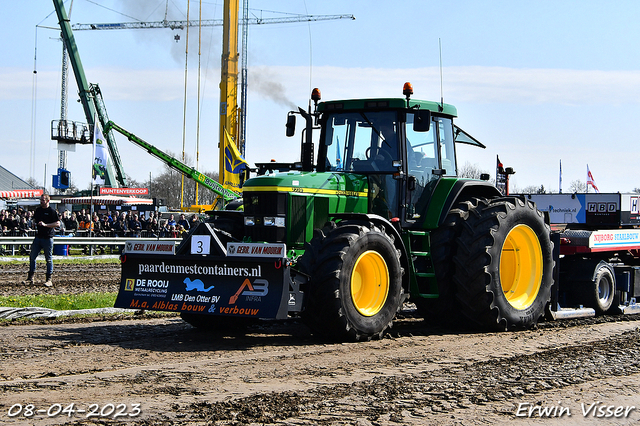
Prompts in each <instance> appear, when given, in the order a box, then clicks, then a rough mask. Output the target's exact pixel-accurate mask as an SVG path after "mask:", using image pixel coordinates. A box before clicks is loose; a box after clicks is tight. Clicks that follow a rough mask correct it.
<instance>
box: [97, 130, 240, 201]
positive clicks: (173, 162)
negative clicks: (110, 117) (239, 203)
mask: <svg viewBox="0 0 640 426" xmlns="http://www.w3.org/2000/svg"><path fill="white" fill-rule="evenodd" d="M109 130H115V131H116V132H118V133H120V134H122V135H124V136H125V137H126V138H127V139H129V140H130V141H131V142H133V143H134V144H136V145H138V146H139V147H141V148H142V149H144V150H146V151H147V152H148V153H149V154H151V155H153V156H154V157H156V158H158V159H159V160H161V161H163V162H164V163H165V164H166V165H168V166H169V167H171V168H172V169H174V170H177V171H178V172H180V173H182V174H183V175H185V176H186V177H188V178H190V179H193V180H195V181H196V182H198V183H199V184H201V185H203V186H204V187H206V188H207V189H210V190H211V191H213V192H215V193H216V194H218V195H219V196H220V197H222V198H223V199H224V201H225V202H227V201H231V200H234V199H236V198H240V197H241V195H240V194H238V193H236V192H234V191H231V190H229V189H227V188H225V187H223V186H222V185H220V184H219V183H218V182H217V181H216V180H215V179H212V178H210V177H209V176H207V175H204V174H202V173H200V172H199V171H197V170H196V169H194V168H193V167H190V166H187V165H186V164H184V163H183V162H181V161H179V160H178V159H176V158H175V157H172V156H171V155H169V154H167V153H165V152H163V151H162V150H160V149H158V148H156V147H155V146H153V145H151V144H150V143H149V142H147V141H145V140H144V139H141V138H139V137H138V136H136V135H134V134H133V133H131V132H129V131H127V130H125V129H123V128H122V127H120V126H118V125H117V124H116V123H114V122H113V121H109V122H108V123H107V124H106V126H105V128H104V131H105V133H106V132H107V131H109Z"/></svg>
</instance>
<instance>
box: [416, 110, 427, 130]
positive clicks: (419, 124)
mask: <svg viewBox="0 0 640 426" xmlns="http://www.w3.org/2000/svg"><path fill="white" fill-rule="evenodd" d="M430 125H431V111H429V110H417V111H416V112H415V113H414V115H413V131H414V132H428V131H429V126H430Z"/></svg>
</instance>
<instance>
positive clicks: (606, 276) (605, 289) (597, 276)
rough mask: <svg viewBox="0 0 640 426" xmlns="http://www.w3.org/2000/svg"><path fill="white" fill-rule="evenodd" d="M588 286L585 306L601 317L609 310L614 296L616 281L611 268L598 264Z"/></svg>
mask: <svg viewBox="0 0 640 426" xmlns="http://www.w3.org/2000/svg"><path fill="white" fill-rule="evenodd" d="M590 284H591V285H590V287H591V288H590V289H587V290H586V291H587V294H588V295H589V296H588V301H587V305H588V306H589V307H591V308H593V309H594V310H595V311H596V314H598V315H602V314H604V313H606V312H607V311H608V310H609V309H611V306H612V305H613V299H614V296H615V294H616V281H615V278H614V275H613V271H612V270H611V266H609V265H608V264H607V263H606V262H604V261H602V262H600V263H599V264H598V266H597V267H596V270H595V272H594V276H593V282H592V283H590Z"/></svg>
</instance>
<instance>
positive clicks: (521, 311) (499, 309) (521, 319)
mask: <svg viewBox="0 0 640 426" xmlns="http://www.w3.org/2000/svg"><path fill="white" fill-rule="evenodd" d="M552 249H553V243H552V242H551V239H550V229H549V226H548V225H547V224H546V223H545V222H544V218H543V216H542V213H540V211H538V210H537V208H536V206H535V204H534V203H532V202H530V201H527V200H522V199H519V198H515V197H502V198H495V199H490V200H483V201H481V202H479V203H478V206H477V207H474V208H472V209H471V210H470V211H469V218H468V220H467V221H466V222H465V224H464V226H463V229H462V232H461V235H460V238H459V239H458V251H457V254H456V257H455V263H456V272H455V276H454V280H455V283H456V286H457V290H458V291H457V300H458V301H459V302H460V304H461V308H462V309H461V312H462V314H463V315H464V316H465V317H466V318H467V319H469V320H470V321H472V322H473V323H475V324H477V325H479V326H481V327H482V328H489V329H493V330H510V329H513V328H529V327H531V326H533V325H535V324H536V323H537V321H538V319H539V318H540V317H542V316H543V314H544V310H545V307H546V305H547V304H548V303H549V301H550V295H551V285H552V284H553V267H554V262H553V256H552Z"/></svg>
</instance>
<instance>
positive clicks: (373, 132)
mask: <svg viewBox="0 0 640 426" xmlns="http://www.w3.org/2000/svg"><path fill="white" fill-rule="evenodd" d="M406 89H407V88H406V86H405V95H406V99H401V98H400V99H391V98H390V99H358V100H344V101H331V102H322V103H320V104H318V105H317V112H316V117H317V122H318V124H319V125H320V128H321V134H320V140H319V147H318V160H317V164H316V170H317V171H319V172H336V173H351V174H356V175H361V178H362V179H366V180H368V187H369V205H370V208H369V211H370V212H372V213H375V214H378V215H380V216H383V217H385V218H387V219H394V218H397V219H399V220H401V221H402V222H403V223H405V224H406V225H410V224H411V223H413V222H415V221H416V220H419V218H420V217H421V215H422V214H423V213H424V210H425V208H426V206H427V204H428V201H429V198H430V196H428V195H427V194H431V193H432V192H433V190H434V188H435V186H436V185H437V184H438V181H439V179H440V178H442V177H444V176H451V177H455V176H456V170H457V167H456V155H455V148H454V126H453V120H452V119H453V117H455V116H456V114H457V111H456V109H455V107H453V106H451V105H447V104H440V103H435V102H427V101H417V100H412V99H410V95H407V93H406V92H407V90H406ZM427 188H428V189H427ZM425 189H427V191H426V192H425Z"/></svg>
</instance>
